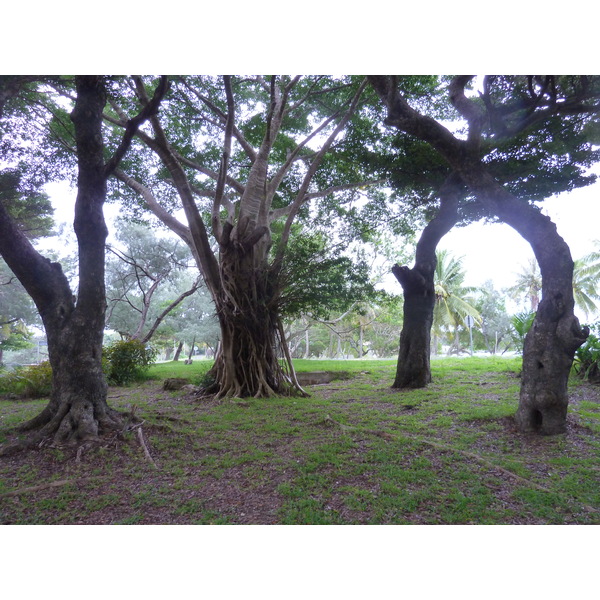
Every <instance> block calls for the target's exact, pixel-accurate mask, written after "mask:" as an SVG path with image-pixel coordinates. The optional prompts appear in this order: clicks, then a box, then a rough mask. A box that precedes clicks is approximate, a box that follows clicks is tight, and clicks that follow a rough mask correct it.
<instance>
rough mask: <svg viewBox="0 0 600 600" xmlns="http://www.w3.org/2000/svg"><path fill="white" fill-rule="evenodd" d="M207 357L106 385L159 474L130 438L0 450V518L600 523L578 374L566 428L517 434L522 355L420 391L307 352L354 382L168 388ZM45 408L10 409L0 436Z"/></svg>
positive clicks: (596, 446) (306, 365)
mask: <svg viewBox="0 0 600 600" xmlns="http://www.w3.org/2000/svg"><path fill="white" fill-rule="evenodd" d="M209 366H210V363H209V362H207V361H195V362H194V363H193V364H192V365H183V363H164V364H160V365H155V366H153V367H152V369H151V370H150V375H149V376H150V379H149V381H147V382H145V383H144V384H141V385H138V386H135V387H128V388H113V389H111V399H110V403H111V405H113V406H115V407H117V408H121V409H124V410H125V409H128V408H129V407H131V406H135V407H136V411H137V414H138V415H139V416H141V417H142V418H143V419H144V424H143V427H142V429H143V436H144V440H145V442H146V444H147V446H148V448H149V450H150V452H151V455H152V457H153V460H154V461H155V463H156V467H157V468H156V467H155V466H154V465H153V464H152V463H150V462H149V461H148V460H146V459H145V457H144V453H143V451H142V447H141V446H140V444H139V439H138V438H137V436H136V434H135V433H134V432H131V433H127V434H126V435H125V441H124V443H123V441H119V440H105V442H104V443H103V445H102V446H100V447H98V446H96V447H93V448H85V449H84V450H83V451H80V452H79V454H78V453H77V452H76V451H75V450H74V449H69V448H45V449H42V450H40V451H38V452H34V453H29V454H27V455H16V456H13V457H5V458H3V459H1V462H0V515H1V516H0V520H1V522H3V523H22V524H26V523H63V524H66V523H120V524H149V523H186V524H209V523H212V524H239V523H265V524H268V523H273V524H275V523H278V524H348V523H355V524H469V523H477V524H506V523H519V524H521V523H540V524H541V523H554V524H562V523H570V524H577V523H581V524H597V523H600V517H599V514H600V512H599V511H600V485H599V483H600V466H599V460H598V459H599V457H600V440H599V438H598V433H600V431H599V429H600V389H599V388H598V387H593V386H589V385H587V384H581V383H578V382H574V384H573V387H572V388H571V396H572V402H571V410H570V415H569V430H568V433H567V434H566V435H562V436H555V437H551V438H540V437H537V436H524V435H521V434H518V433H517V432H516V431H515V430H514V428H513V421H512V415H513V414H514V412H515V410H516V407H517V398H518V389H519V379H518V372H519V370H520V361H519V360H518V359H482V358H472V359H471V358H467V359H443V360H435V361H433V362H432V369H433V375H434V383H433V384H432V385H430V386H429V387H428V388H426V389H423V390H408V391H396V390H392V389H390V387H389V386H390V384H391V381H392V380H393V375H394V370H395V362H394V361H298V365H297V366H298V369H299V370H300V371H313V370H314V371H323V370H327V371H335V370H343V371H350V372H352V373H353V375H354V376H353V378H352V379H346V380H336V381H333V382H331V383H329V384H326V385H319V386H311V387H309V391H310V392H311V394H312V395H311V397H310V398H274V399H269V400H258V399H252V398H246V399H233V400H222V401H214V400H197V399H195V398H194V397H192V396H186V395H185V394H183V393H181V392H164V391H162V390H161V386H160V381H161V380H162V379H164V378H166V377H187V378H189V379H190V380H191V381H192V383H197V382H199V381H200V380H201V379H202V377H203V375H204V374H205V373H206V370H208V368H209ZM43 405H44V401H27V402H15V401H11V402H2V403H0V414H1V415H2V417H1V421H0V424H1V425H0V435H2V436H3V437H1V438H0V439H1V440H6V439H8V438H9V437H10V436H11V434H10V431H9V427H10V426H11V425H15V424H17V423H19V422H21V421H22V420H24V419H25V418H27V417H28V416H30V415H32V414H35V412H37V411H38V410H40V409H41V407H42V406H43ZM44 486H45V487H44ZM2 494H4V495H2Z"/></svg>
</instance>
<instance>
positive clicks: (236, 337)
mask: <svg viewBox="0 0 600 600" xmlns="http://www.w3.org/2000/svg"><path fill="white" fill-rule="evenodd" d="M263 250H264V249H263V248H260V247H259V246H258V245H257V244H256V238H255V236H252V237H251V238H250V241H248V242H247V243H245V244H244V243H230V244H228V245H227V246H223V245H222V246H221V260H220V264H219V268H220V272H221V278H220V280H221V283H222V289H221V290H220V292H219V293H218V294H216V295H215V298H214V299H215V304H216V308H217V316H218V319H219V324H220V327H221V344H220V348H219V352H218V353H217V356H216V357H215V364H214V366H213V368H212V369H211V372H210V375H211V378H212V379H214V381H215V384H214V385H213V386H212V387H210V388H208V389H207V391H210V392H216V394H217V396H218V397H232V396H233V397H249V396H253V397H256V398H268V397H270V396H274V395H278V394H279V395H289V394H295V393H304V392H303V390H302V388H301V387H300V386H299V385H298V383H297V381H296V376H295V373H294V370H293V366H292V364H291V358H290V357H289V352H287V343H286V339H285V335H284V333H283V327H282V325H281V321H280V317H279V314H278V312H277V308H278V307H277V299H278V295H277V294H278V291H277V288H276V286H275V287H274V286H273V285H272V284H271V281H270V277H269V270H268V267H267V265H266V261H264V260H261V258H260V257H261V256H262V255H264V252H263ZM278 351H280V352H281V354H282V355H283V356H282V358H285V359H286V363H287V365H288V368H287V372H286V371H285V370H284V369H283V367H282V365H281V363H280V361H279V352H278Z"/></svg>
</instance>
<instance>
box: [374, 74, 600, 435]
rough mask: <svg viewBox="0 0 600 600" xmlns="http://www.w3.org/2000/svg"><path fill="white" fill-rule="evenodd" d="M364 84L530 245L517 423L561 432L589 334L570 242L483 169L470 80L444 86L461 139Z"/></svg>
mask: <svg viewBox="0 0 600 600" xmlns="http://www.w3.org/2000/svg"><path fill="white" fill-rule="evenodd" d="M369 80H370V81H371V83H372V85H373V87H374V88H375V90H376V91H377V93H378V94H379V96H380V97H381V99H382V100H383V102H384V103H385V104H386V106H387V107H388V118H387V119H386V124H388V125H391V126H394V127H397V128H398V129H400V130H402V131H404V132H406V133H410V134H412V135H415V136H417V137H418V138H419V139H422V140H424V141H426V142H428V143H429V144H431V145H432V146H433V147H434V148H435V149H436V150H437V151H438V152H439V153H440V154H441V155H442V156H443V157H444V158H445V159H446V161H447V162H448V163H449V164H450V166H451V167H452V168H453V169H454V170H455V171H456V172H457V173H459V174H460V176H461V178H462V179H463V181H464V183H465V184H466V185H467V186H468V187H469V188H470V189H471V190H472V191H473V192H474V193H475V195H476V197H477V199H478V200H479V201H480V202H481V204H482V205H483V206H484V207H485V208H486V209H487V210H489V211H490V213H492V214H495V215H496V216H498V217H499V218H500V219H501V220H502V221H503V222H505V223H507V224H508V225H510V226H511V227H513V228H514V229H515V230H516V231H517V232H518V233H519V234H520V235H521V236H522V237H523V238H524V239H526V240H527V241H528V242H529V243H530V244H531V247H532V249H533V252H534V254H535V257H536V259H537V261H538V264H539V266H540V271H541V274H542V299H541V302H540V305H539V307H538V311H537V313H536V318H535V320H534V323H533V325H532V327H531V329H530V331H529V333H528V334H527V337H526V339H525V347H524V351H523V375H522V380H521V392H520V397H519V408H518V411H517V414H516V422H517V426H518V428H519V429H520V430H521V431H523V432H537V433H542V434H556V433H562V432H564V431H565V430H566V415H567V406H568V402H569V399H568V395H567V382H568V378H569V373H570V370H571V366H572V363H573V358H574V355H575V350H577V348H578V347H579V346H581V344H583V342H584V341H585V340H586V338H587V336H588V335H589V330H588V329H587V327H584V328H582V327H581V326H580V324H579V321H578V319H577V318H576V317H575V314H574V300H573V260H572V258H571V253H570V250H569V247H568V245H567V244H566V242H565V241H564V240H563V239H562V237H560V235H558V232H557V230H556V225H554V223H552V221H551V220H550V219H549V218H548V217H546V216H544V215H542V214H541V213H540V212H539V210H537V209H536V208H535V207H534V206H531V205H530V204H528V202H527V201H526V200H521V199H519V198H517V197H516V196H514V195H513V194H511V193H510V192H509V191H508V190H507V189H505V188H504V187H503V186H502V185H501V184H500V183H499V182H498V181H496V180H495V179H494V177H493V176H492V175H491V174H490V173H489V172H488V171H487V170H486V167H485V165H484V164H483V162H482V160H481V156H480V142H481V131H482V129H481V128H482V127H483V125H484V123H485V119H486V118H487V117H486V115H485V114H484V113H482V109H481V106H480V105H478V104H476V103H475V102H473V101H472V100H471V99H469V98H467V97H466V95H465V93H464V86H465V85H466V82H467V81H468V80H470V77H468V76H467V77H464V76H459V77H457V78H455V79H454V80H453V82H452V83H451V84H450V86H449V92H450V99H451V101H452V103H453V104H454V106H455V107H456V108H457V109H458V110H459V112H460V113H461V114H462V115H463V116H464V117H465V118H466V119H467V121H468V123H469V132H468V137H467V139H466V140H461V139H458V138H456V137H455V136H454V135H453V134H452V133H451V132H450V131H449V130H448V129H446V128H445V127H443V126H442V125H441V124H440V123H438V122H437V121H435V120H434V119H431V118H430V117H428V116H425V115H422V114H420V113H419V112H417V111H416V110H415V109H413V108H412V107H411V106H410V105H409V104H408V102H407V101H406V100H405V99H404V98H403V97H402V95H401V94H400V93H399V92H398V89H397V87H396V83H395V81H394V79H393V78H388V77H384V76H383V77H382V76H373V77H370V78H369Z"/></svg>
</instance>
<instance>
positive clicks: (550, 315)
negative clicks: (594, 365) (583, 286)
mask: <svg viewBox="0 0 600 600" xmlns="http://www.w3.org/2000/svg"><path fill="white" fill-rule="evenodd" d="M466 178H467V177H465V179H466ZM470 179H471V181H470V182H469V185H470V186H471V187H472V188H473V189H474V190H475V191H476V193H477V195H478V197H480V198H481V199H482V201H483V200H484V199H485V202H486V203H487V204H488V205H489V206H490V207H491V208H492V209H493V210H494V212H495V213H496V214H497V215H498V216H499V217H500V218H501V219H502V220H503V221H504V222H505V223H507V224H508V225H510V226H511V227H513V228H514V229H515V230H516V231H518V232H519V233H520V234H521V235H522V236H523V237H524V238H525V239H526V240H527V241H528V242H529V243H530V244H531V247H532V249H533V252H534V254H535V257H536V259H537V261H538V264H539V266H540V271H541V274H542V298H541V301H540V304H539V306H538V310H537V313H536V317H535V319H534V322H533V325H532V327H531V329H530V330H529V332H528V334H527V336H526V337H525V345H524V349H523V375H522V380H521V392H520V397H519V408H518V411H517V414H516V421H517V426H518V428H519V429H520V430H521V431H523V432H536V433H541V434H547V435H551V434H557V433H563V432H564V431H565V430H566V416H567V406H568V404H569V397H568V394H567V383H568V380H569V374H570V372H571V366H572V364H573V358H574V356H575V351H576V350H577V348H579V346H581V344H583V343H584V342H585V340H586V338H587V336H588V335H589V329H588V328H587V327H583V328H582V327H581V325H580V324H579V320H578V319H577V317H576V316H575V313H574V308H575V302H574V298H573V259H572V258H571V252H570V250H569V246H568V245H567V243H566V242H565V241H564V240H563V238H562V237H561V236H560V235H559V234H558V231H557V229H556V225H555V224H554V223H553V222H552V221H551V220H550V218H549V217H547V216H545V215H543V214H542V213H541V212H539V210H537V209H536V208H535V207H533V206H530V205H529V204H527V203H526V202H524V201H521V200H519V199H518V198H516V197H515V196H513V195H512V194H510V193H509V192H507V191H506V190H505V189H504V188H503V187H502V186H501V185H500V184H498V183H497V182H496V181H495V180H494V179H493V178H492V177H491V176H490V175H489V174H487V173H485V172H481V171H475V170H474V171H473V173H472V175H471V176H470Z"/></svg>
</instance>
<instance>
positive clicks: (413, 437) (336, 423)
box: [324, 415, 598, 513]
mask: <svg viewBox="0 0 600 600" xmlns="http://www.w3.org/2000/svg"><path fill="white" fill-rule="evenodd" d="M324 423H326V424H328V425H334V426H336V427H339V428H340V429H341V430H342V431H346V432H357V433H366V434H368V435H374V436H377V437H380V438H383V439H384V440H387V441H389V442H393V441H397V440H398V439H399V438H400V437H405V438H408V439H410V440H413V441H415V442H418V443H419V444H424V445H426V446H431V447H433V448H437V449H438V450H442V451H444V452H456V453H457V454H462V455H463V456H466V457H468V458H472V459H473V460H476V461H477V462H479V463H481V464H482V465H484V466H486V467H487V468H488V469H490V470H496V471H500V472H501V473H502V474H504V475H506V476H508V477H510V478H512V479H514V480H516V481H518V482H519V483H522V484H524V485H526V486H528V487H532V488H534V489H537V490H539V491H540V492H546V493H548V494H557V495H562V494H560V493H559V492H555V491H553V490H551V489H549V488H547V487H544V486H543V485H540V484H538V483H535V482H534V481H530V480H529V479H525V477H521V476H520V475H517V474H516V473H513V472H512V471H509V470H508V469H505V468H504V467H501V466H499V465H497V464H494V463H493V462H491V461H489V460H487V459H485V458H483V457H482V456H480V455H479V454H475V453H473V452H469V451H468V450H460V449H459V448H455V447H454V446H448V445H446V444H441V443H439V442H434V441H432V440H428V439H426V438H422V437H420V436H416V435H411V434H409V433H402V434H400V436H398V435H392V434H391V433H388V432H386V431H382V430H379V429H364V428H362V427H353V426H350V425H344V424H343V423H340V422H339V421H336V420H335V419H332V418H331V416H330V415H326V416H325V419H324ZM569 499H570V500H573V499H572V498H569ZM575 502H577V503H578V504H580V505H581V506H582V507H583V508H585V510H586V511H588V512H592V513H595V512H598V511H597V509H596V508H594V507H592V506H589V505H588V504H584V503H582V502H579V501H578V500H575Z"/></svg>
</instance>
